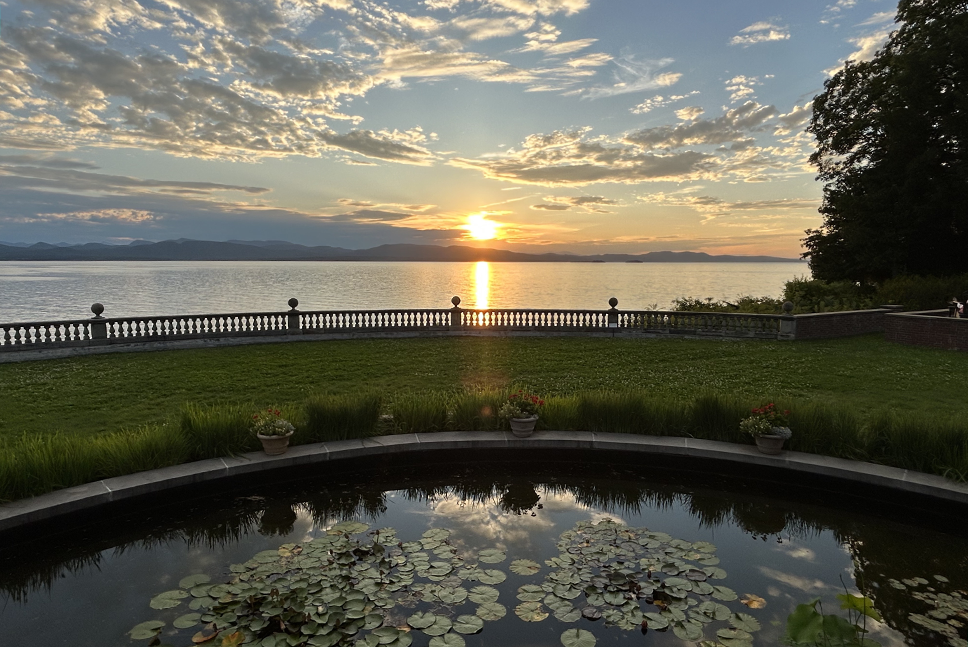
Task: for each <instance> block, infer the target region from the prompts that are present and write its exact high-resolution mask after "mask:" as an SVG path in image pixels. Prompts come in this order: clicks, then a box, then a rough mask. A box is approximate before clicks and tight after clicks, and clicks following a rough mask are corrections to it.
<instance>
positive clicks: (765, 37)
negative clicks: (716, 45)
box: [729, 22, 790, 47]
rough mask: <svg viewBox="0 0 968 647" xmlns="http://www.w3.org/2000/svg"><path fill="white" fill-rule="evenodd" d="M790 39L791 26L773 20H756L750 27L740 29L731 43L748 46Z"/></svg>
mask: <svg viewBox="0 0 968 647" xmlns="http://www.w3.org/2000/svg"><path fill="white" fill-rule="evenodd" d="M789 39H790V30H789V28H787V27H781V26H779V25H775V24H773V23H772V22H755V23H753V24H752V25H750V26H749V27H745V28H743V29H740V30H739V34H737V35H736V36H733V37H732V39H730V41H729V44H730V45H742V46H744V47H748V46H750V45H755V44H757V43H768V42H771V41H777V40H789Z"/></svg>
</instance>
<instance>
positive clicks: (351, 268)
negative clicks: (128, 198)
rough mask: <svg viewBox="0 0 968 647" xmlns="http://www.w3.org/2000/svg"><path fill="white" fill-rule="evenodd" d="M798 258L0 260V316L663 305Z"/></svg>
mask: <svg viewBox="0 0 968 647" xmlns="http://www.w3.org/2000/svg"><path fill="white" fill-rule="evenodd" d="M809 273H810V271H809V269H808V267H807V264H806V263H799V262H798V263H790V262H787V263H487V262H479V263H419V262H409V263H407V262H315V261H306V262H283V261H263V262H252V261H153V262H145V261H104V262H68V261H64V262H23V261H7V262H3V263H0V322H5V323H6V322H17V321H39V320H43V319H47V320H50V319H77V318H86V317H89V316H91V312H90V307H91V304H92V303H94V302H100V303H102V304H104V316H106V317H126V316H137V315H171V314H209V313H211V314H215V313H229V312H279V311H283V310H287V309H288V306H287V305H286V302H287V301H288V300H289V298H290V297H296V298H297V299H299V309H300V310H362V309H393V308H448V307H450V299H451V297H452V296H454V295H458V296H460V297H461V299H462V306H464V307H468V308H577V309H595V310H598V309H606V308H607V307H608V299H609V298H610V297H613V296H614V297H616V298H618V301H619V306H618V307H619V309H629V310H641V309H647V308H651V309H668V308H669V307H670V306H671V305H672V302H673V300H674V299H676V298H678V297H683V296H691V297H698V298H706V297H712V298H714V299H717V300H718V299H726V300H731V299H735V298H736V297H738V296H742V295H753V296H774V297H778V296H780V295H781V294H782V292H783V285H784V283H785V282H786V281H789V280H790V279H793V278H795V277H799V276H809Z"/></svg>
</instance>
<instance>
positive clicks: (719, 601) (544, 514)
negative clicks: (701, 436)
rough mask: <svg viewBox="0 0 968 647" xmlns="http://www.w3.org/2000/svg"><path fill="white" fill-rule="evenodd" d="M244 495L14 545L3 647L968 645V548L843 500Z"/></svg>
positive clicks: (534, 487) (548, 469)
mask: <svg viewBox="0 0 968 647" xmlns="http://www.w3.org/2000/svg"><path fill="white" fill-rule="evenodd" d="M236 485H238V487H235V486H233V487H234V489H231V490H226V489H223V490H222V491H220V492H205V493H204V496H199V495H200V494H202V493H200V492H197V491H196V492H194V493H191V492H176V493H172V494H167V495H165V497H163V498H161V499H159V500H156V501H152V502H149V503H142V504H139V506H138V507H137V508H135V507H132V506H130V505H129V506H128V507H127V508H118V509H115V510H111V511H110V513H109V514H107V515H102V516H98V517H91V518H88V519H86V520H83V519H82V520H74V521H73V522H71V523H70V524H69V525H63V526H61V527H59V528H56V529H52V528H48V529H45V530H42V531H38V532H37V533H35V534H33V535H31V536H29V537H20V538H11V537H7V538H0V539H3V540H5V541H4V543H5V545H4V547H3V549H2V551H0V553H2V554H0V591H2V593H0V595H2V596H3V600H2V603H0V609H2V610H0V645H4V646H13V645H17V646H34V645H36V646H45V647H48V646H55V645H71V646H72V647H80V646H92V647H93V646H97V647H104V646H106V645H149V644H162V645H173V646H182V645H192V644H193V642H192V640H193V636H196V637H198V638H197V639H199V640H200V639H201V636H199V634H198V632H203V634H204V632H205V631H206V630H205V628H204V625H205V624H206V621H209V620H214V621H215V622H216V623H217V628H221V629H222V631H221V633H220V634H219V635H218V636H216V637H215V638H214V639H212V640H211V641H209V642H206V643H203V644H207V645H223V644H225V645H230V644H236V643H235V642H232V641H233V640H238V639H241V638H242V636H243V635H247V636H250V637H251V636H256V635H257V636H258V640H257V643H256V644H261V645H266V646H267V647H271V646H272V645H284V644H285V645H295V644H308V645H322V646H324V647H325V645H330V644H334V642H333V641H334V640H335V637H339V636H344V642H341V643H338V644H341V645H342V644H345V645H353V644H359V645H361V646H363V645H369V646H371V647H372V646H375V645H377V644H388V645H391V646H393V647H406V646H408V645H413V646H415V647H428V646H431V647H438V646H440V647H459V646H460V645H468V646H482V645H489V646H496V645H501V646H503V645H508V646H531V645H534V646H537V645H548V646H553V645H562V644H563V643H564V642H568V638H580V639H582V640H585V641H590V640H591V638H590V637H589V634H590V635H591V636H593V637H594V641H595V644H597V645H682V644H693V645H695V644H702V645H709V646H711V645H724V646H725V647H739V646H741V645H779V644H782V643H783V639H784V635H785V632H786V628H787V619H788V616H789V615H790V614H791V613H793V612H794V611H795V610H796V608H797V606H798V605H801V604H804V603H809V602H811V601H812V600H814V599H815V598H820V601H821V604H822V610H823V612H824V613H826V614H828V615H834V614H836V615H839V616H841V617H843V618H844V619H845V620H846V619H847V618H848V611H846V610H841V609H840V607H841V602H842V600H843V599H844V598H838V597H837V596H838V594H840V595H844V594H845V593H846V594H850V595H854V596H860V595H866V596H867V597H868V598H869V599H870V600H871V603H872V605H873V609H874V610H875V611H873V612H872V615H876V616H877V617H880V618H881V621H880V622H879V621H877V620H874V619H873V618H868V619H866V628H867V629H868V630H869V632H870V633H869V634H868V636H869V638H871V639H873V640H876V641H878V642H879V643H880V644H882V645H885V646H888V645H890V646H893V645H898V646H899V645H915V646H922V645H925V646H927V645H952V646H953V647H957V646H960V645H965V644H966V643H965V642H964V641H965V638H966V636H968V630H966V625H968V593H966V590H968V541H966V539H965V536H964V535H959V534H950V533H949V532H943V531H941V530H933V529H931V527H930V524H926V523H922V522H921V521H919V520H917V519H914V520H913V521H911V520H912V516H911V511H910V510H906V509H905V510H898V511H897V512H896V514H894V513H892V512H891V509H890V507H885V506H883V505H878V506H873V505H872V506H867V505H865V504H864V503H863V502H858V501H857V500H850V501H847V500H846V499H844V498H843V497H841V496H840V495H837V494H835V493H828V492H817V491H804V492H798V491H796V490H795V489H791V488H790V486H789V485H784V484H779V483H771V482H764V481H748V480H747V481H742V480H737V479H736V478H734V477H725V476H715V475H709V474H705V475H700V474H695V473H693V474H683V473H678V472H676V473H673V472H662V471H658V470H654V469H653V470H645V469H643V468H641V467H638V466H619V465H614V464H610V465H602V464H596V465H591V464H574V463H567V464H553V465H552V464H549V465H544V464H535V463H529V464H527V466H526V467H524V466H522V465H520V464H518V465H506V464H501V463H487V464H479V465H477V466H466V465H459V464H456V465H455V464H453V463H436V464H435V463H430V464H421V465H417V466H412V467H411V468H401V467H392V468H387V469H381V470H372V469H365V468H362V467H360V468H359V469H356V468H353V469H350V471H344V472H341V473H338V474H329V475H328V476H326V477H321V478H316V479H313V480H306V479H298V480H289V481H272V482H269V481H265V480H263V479H262V478H261V477H260V482H259V483H254V484H253V483H250V484H245V485H239V484H236ZM766 495H768V496H766ZM346 521H356V522H359V523H349V524H347V523H340V522H346ZM337 524H339V525H337ZM364 526H365V527H364ZM378 529H379V530H380V533H379V534H378V535H374V534H373V532H372V531H375V530H378ZM389 529H392V532H391V531H390V530H389ZM375 544H377V545H378V546H377V547H376V548H374V545H375ZM280 548H281V550H280ZM268 551H271V552H268ZM192 576H198V577H194V578H193V577H192ZM917 578H922V579H917ZM905 582H906V583H905ZM217 585H227V586H217ZM213 587H214V588H213ZM219 596H223V597H221V598H220V599H219V600H216V599H215V598H217V597H219ZM853 599H854V600H860V598H857V597H855V598H853ZM287 605H289V606H287ZM862 606H863V605H861V607H862ZM153 607H154V608H153ZM164 607H168V608H164ZM273 607H275V608H273ZM589 607H591V608H594V610H591V609H588V608H589ZM816 608H817V609H820V608H821V607H820V605H818V606H817V607H816ZM293 609H294V610H293ZM583 612H584V613H585V614H586V615H587V616H590V617H592V618H597V619H589V618H588V617H584V616H583V615H582V613H583ZM190 614H195V615H190ZM202 614H209V615H204V616H203V617H202V618H200V619H198V622H197V623H196V622H195V620H196V618H197V616H199V615H202ZM232 614H234V615H232ZM253 614H254V615H253ZM599 615H601V616H602V617H597V616H599ZM256 616H258V617H263V616H264V617H265V618H266V619H265V620H257V619H256ZM857 617H858V616H857V614H856V613H854V614H853V617H852V619H857ZM150 621H155V624H153V625H152V624H148V625H144V624H142V623H145V622H150ZM643 621H645V623H646V624H647V625H648V626H649V627H651V629H649V630H648V631H647V632H643V625H642V622H643ZM162 622H163V623H164V625H163V626H161V625H160V623H162ZM246 623H248V624H246ZM327 623H328V624H327ZM663 624H666V625H668V626H667V627H665V628H664V629H661V630H658V629H659V628H660V627H662V626H663ZM138 625H141V629H140V635H141V636H144V637H142V638H139V639H134V638H132V635H131V633H130V632H131V631H132V629H134V628H135V627H136V626H138ZM381 625H383V628H382V629H381V628H380V626H381ZM179 626H183V627H184V628H178V627H179ZM238 626H245V627H247V631H248V632H249V633H248V634H238V635H237V636H236V637H235V638H234V639H233V634H234V632H235V629H236V627H238ZM283 626H285V627H286V628H287V630H288V633H289V634H295V636H292V637H291V638H290V639H288V640H287V639H286V637H285V636H284V635H283V630H282V627H283ZM155 627H160V631H159V630H158V629H155ZM394 627H396V628H397V629H393V628H394ZM357 628H358V631H357V632H356V633H355V634H353V633H352V632H353V631H354V629H357ZM408 628H409V630H407V629H408ZM576 630H580V631H576ZM327 631H328V633H327ZM341 631H342V632H343V633H339V632H341ZM334 632H335V633H334ZM569 632H570V633H569ZM584 632H589V633H588V634H585V633H584ZM156 634H157V635H156ZM135 635H139V634H138V632H136V634H135ZM279 636H282V638H280V637H279ZM356 640H360V641H362V642H359V643H356V642H355V641H356ZM367 641H369V642H367ZM381 641H382V642H381ZM701 641H708V642H701ZM959 641H960V642H959ZM577 644H579V645H590V644H591V642H584V643H583V642H580V641H579V642H578V643H577Z"/></svg>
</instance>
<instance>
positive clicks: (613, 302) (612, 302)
mask: <svg viewBox="0 0 968 647" xmlns="http://www.w3.org/2000/svg"><path fill="white" fill-rule="evenodd" d="M608 305H610V306H612V307H613V308H614V307H615V306H617V305H618V299H616V298H615V297H612V298H611V299H609V300H608Z"/></svg>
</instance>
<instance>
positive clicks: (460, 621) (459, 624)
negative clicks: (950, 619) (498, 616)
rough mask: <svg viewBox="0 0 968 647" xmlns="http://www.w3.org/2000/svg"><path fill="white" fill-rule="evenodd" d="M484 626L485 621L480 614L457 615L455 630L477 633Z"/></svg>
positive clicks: (464, 632)
mask: <svg viewBox="0 0 968 647" xmlns="http://www.w3.org/2000/svg"><path fill="white" fill-rule="evenodd" d="M483 628H484V621H483V620H482V619H481V618H479V617H478V616H468V615H464V616H457V619H456V620H454V631H456V632H457V633H459V634H476V633H477V632H478V631H480V630H481V629H483Z"/></svg>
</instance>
